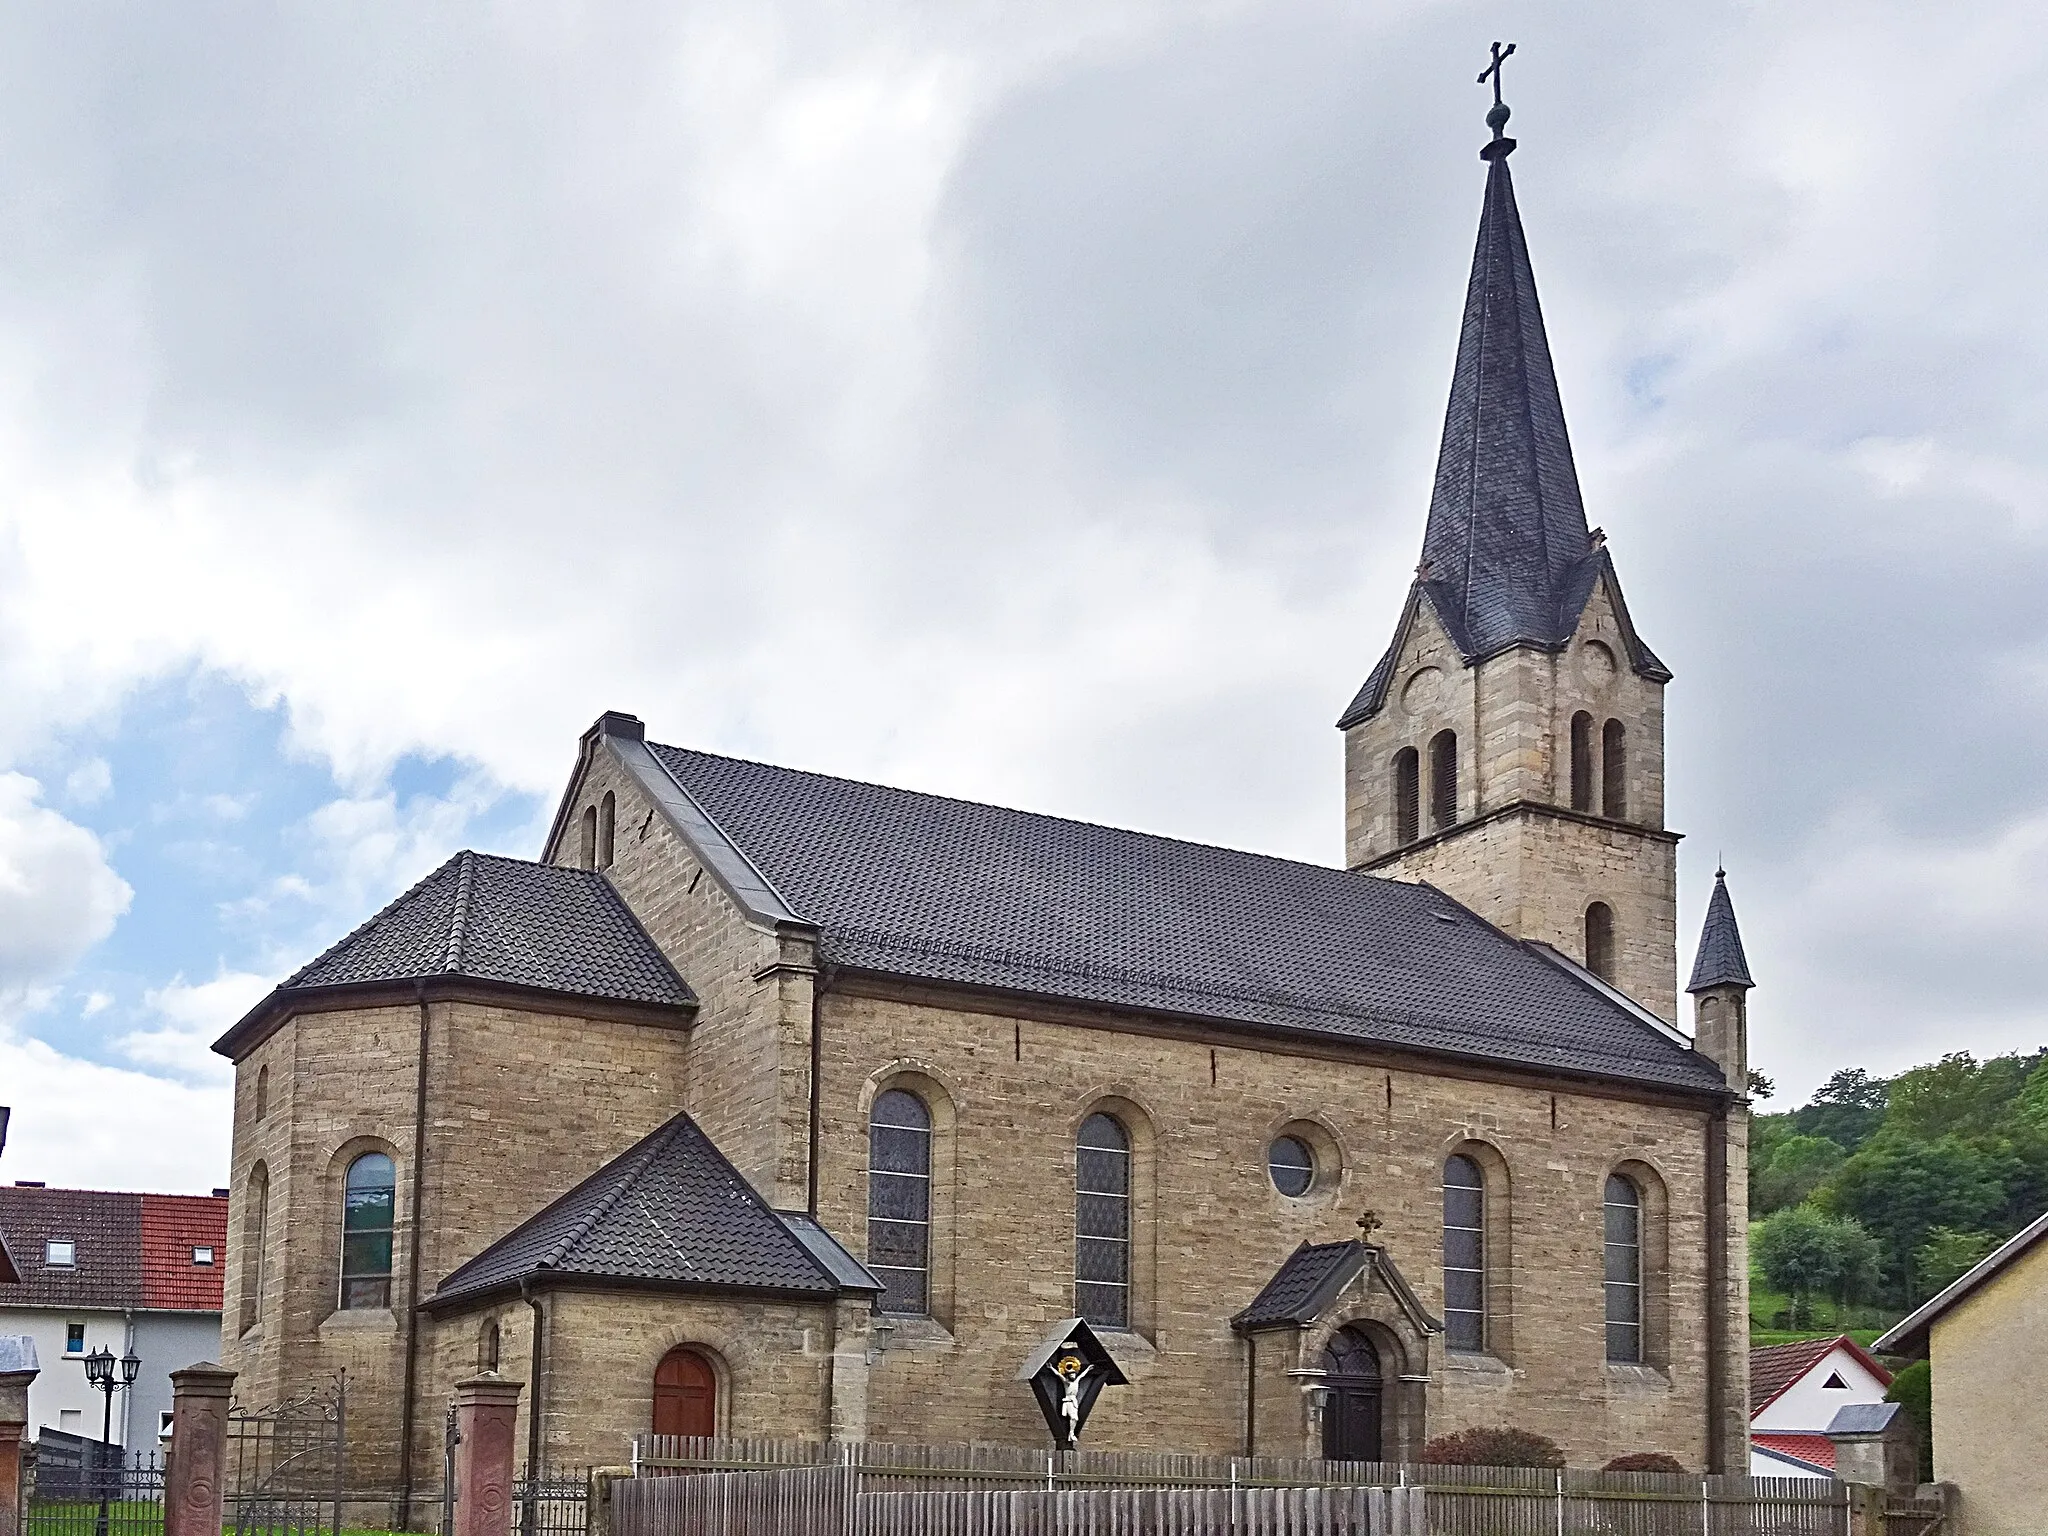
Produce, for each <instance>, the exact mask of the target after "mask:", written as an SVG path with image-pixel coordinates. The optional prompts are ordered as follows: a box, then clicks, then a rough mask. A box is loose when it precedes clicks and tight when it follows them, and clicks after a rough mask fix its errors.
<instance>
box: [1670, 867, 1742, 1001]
mask: <svg viewBox="0 0 2048 1536" xmlns="http://www.w3.org/2000/svg"><path fill="white" fill-rule="evenodd" d="M1755 985H1756V983H1755V982H1753V981H1751V980H1750V979H1749V960H1748V958H1747V957H1746V956H1744V954H1743V953H1742V930H1741V929H1739V928H1737V927H1736V926H1735V903H1734V902H1733V901H1732V900H1730V899H1729V896H1728V871H1727V870H1725V869H1717V870H1715V871H1714V894H1713V895H1712V896H1710V897H1708V898H1707V920H1706V922H1705V924H1704V925H1703V926H1702V927H1701V928H1700V951H1699V954H1698V955H1697V956H1696V957H1694V959H1693V962H1692V980H1691V981H1689V982H1687V983H1686V984H1685V990H1686V991H1688V992H1704V991H1706V990H1707V988H1709V987H1721V986H1737V987H1753V986H1755Z"/></svg>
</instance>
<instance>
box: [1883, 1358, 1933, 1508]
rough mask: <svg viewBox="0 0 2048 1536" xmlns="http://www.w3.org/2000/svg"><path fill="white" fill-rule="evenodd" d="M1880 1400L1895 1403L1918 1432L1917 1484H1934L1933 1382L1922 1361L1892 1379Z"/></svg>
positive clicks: (1916, 1361) (1915, 1362)
mask: <svg viewBox="0 0 2048 1536" xmlns="http://www.w3.org/2000/svg"><path fill="white" fill-rule="evenodd" d="M1884 1400H1885V1401H1886V1402H1888V1403H1898V1404H1899V1405H1901V1406H1902V1407H1903V1408H1904V1409H1905V1410H1906V1416H1907V1417H1908V1418H1910V1419H1911V1420H1912V1421H1913V1423H1914V1424H1915V1425H1916V1426H1917V1427H1918V1428H1919V1430H1920V1481H1921V1482H1923V1483H1931V1482H1933V1481H1934V1378H1933V1376H1932V1375H1930V1374H1929V1371H1928V1366H1927V1362H1926V1361H1925V1360H1915V1361H1914V1362H1913V1363H1912V1364H1911V1365H1909V1366H1907V1367H1906V1368H1905V1369H1904V1370H1902V1371H1900V1372H1899V1374H1898V1375H1896V1376H1894V1377H1893V1378H1892V1384H1891V1387H1890V1388H1889V1390H1887V1391H1886V1392H1885V1395H1884Z"/></svg>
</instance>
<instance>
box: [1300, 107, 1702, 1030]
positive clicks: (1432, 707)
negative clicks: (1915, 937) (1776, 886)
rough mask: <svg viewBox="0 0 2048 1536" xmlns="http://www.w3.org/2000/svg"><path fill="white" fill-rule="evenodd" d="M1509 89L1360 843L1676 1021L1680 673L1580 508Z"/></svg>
mask: <svg viewBox="0 0 2048 1536" xmlns="http://www.w3.org/2000/svg"><path fill="white" fill-rule="evenodd" d="M1499 91H1500V86H1499V79H1498V75H1497V73H1496V75H1495V81H1494V92H1495V96H1494V106H1493V110H1492V111H1491V112H1489V113H1488V114H1487V119H1486V121H1487V124H1488V126H1489V127H1491V128H1492V130H1493V140H1492V142H1491V143H1489V144H1488V145H1486V147H1485V148H1483V149H1482V150H1480V152H1479V153H1480V158H1481V159H1483V160H1485V161H1486V163H1487V170H1486V201H1485V204H1484V207H1483V208H1482V210H1481V213H1480V217H1479V242H1478V248H1477V250H1476V251H1475V253H1474V255H1473V258H1472V279H1471V284H1470V286H1469V287H1468V288H1467V290H1466V294H1465V315H1464V324H1463V329H1462V331H1461V333H1460V335H1459V338H1458V361H1457V367H1456V369H1455V371H1454V372H1453V374H1452V377H1451V402H1450V409H1449V411H1448V412H1447V413H1446V415H1445V418H1444V435H1443V446H1442V449H1441V450H1440V452H1439V454H1438V458H1437V468H1436V485H1435V489H1434V491H1433V493H1432V495H1431V497H1430V505H1429V522H1428V526H1427V528H1426V530H1425V531H1424V533H1423V539H1422V563H1421V564H1420V565H1419V566H1418V567H1417V568H1416V573H1415V582H1414V584H1413V586H1411V587H1410V588H1409V591H1408V600H1407V604H1406V606H1405V607H1404V608H1403V609H1402V612H1401V619H1400V623H1399V624H1398V625H1397V626H1396V628H1395V631H1394V638H1393V643H1392V644H1391V645H1390V646H1389V647H1388V648H1387V652H1386V654H1385V655H1384V656H1382V657H1381V658H1380V661H1379V664H1378V665H1377V666H1376V667H1374V668H1373V670H1372V674H1371V675H1370V676H1369V677H1368V678H1367V679H1366V681H1365V686H1364V687H1362V688H1360V689H1359V691H1358V696H1357V697H1356V698H1355V699H1353V700H1352V702H1351V707H1350V708H1348V709H1347V710H1345V711H1344V715H1343V718H1341V719H1340V720H1339V721H1338V722H1337V725H1338V728H1339V729H1340V730H1342V731H1343V732H1344V801H1345V818H1344V819H1345V828H1344V841H1345V862H1346V863H1347V864H1348V865H1349V866H1350V867H1351V868H1353V869H1360V870H1370V871H1372V872H1373V873H1375V874H1381V875H1388V876H1392V877H1393V878H1395V879H1401V880H1419V881H1427V882H1429V883H1430V884H1432V885H1435V886H1438V887H1440V888H1441V889H1443V890H1444V891H1447V892H1448V893H1449V894H1451V895H1452V896H1455V897H1456V898H1457V899H1458V900H1460V901H1462V902H1464V903H1465V904H1466V905H1467V906H1469V907H1471V908H1472V909H1473V910H1475V911H1476V912H1478V913H1479V914H1480V915H1481V916H1483V917H1485V918H1487V919H1488V920H1489V921H1491V922H1493V923H1495V924H1497V925H1498V926H1500V927H1501V928H1504V929H1506V930H1507V931H1508V932H1509V933H1512V934H1516V935H1518V936H1520V937H1522V938H1525V939H1534V940H1540V941H1541V942H1543V943H1545V944H1548V945H1550V946H1552V947H1553V948H1555V949H1557V950H1559V951H1561V952H1562V953H1564V954H1566V955H1568V956H1570V957H1571V958H1572V959H1573V960H1576V961H1578V962H1580V963H1581V964H1583V965H1585V966H1586V967H1587V968H1588V969H1590V970H1592V971H1593V972H1595V973H1596V974H1597V975H1599V976H1600V977H1602V978H1603V979H1604V980H1606V981H1607V982H1609V983H1610V984H1611V985H1613V986H1615V987H1617V988H1619V989H1620V990H1621V991H1623V992H1625V993H1627V994H1628V995H1629V996H1630V997H1632V998H1633V999H1635V1000H1636V1001H1637V1002H1638V1003H1640V1004H1642V1005H1643V1006H1644V1007H1646V1008H1648V1009H1649V1010H1650V1011H1651V1012H1653V1013H1655V1014H1656V1015H1657V1016H1658V1017H1659V1018H1662V1019H1665V1020H1670V1021H1675V1020H1676V1017H1677V1011H1678V994H1677V980H1678V977H1677V971H1678V963H1677V946H1678V935H1677V902H1676V856H1675V855H1676V846H1677V842H1678V834H1677V833H1675V832H1670V831H1667V830H1665V827H1664V685H1665V684H1666V683H1667V682H1669V681H1670V680H1671V673H1670V670H1669V669H1668V668H1666V667H1665V665H1664V664H1663V663H1662V662H1661V661H1659V660H1658V659H1657V657H1656V656H1655V654H1654V653H1652V651H1651V650H1650V648H1649V647H1648V646H1647V645H1645V644H1644V643H1643V640H1642V638H1641V637H1640V636H1639V635H1638V634H1637V633H1636V630H1635V626H1634V624H1632V623H1631V622H1630V620H1629V613H1628V606H1627V604H1626V603H1624V602H1623V601H1622V596H1621V583H1620V581H1619V579H1618V578H1617V577H1616V575H1615V570H1614V562H1613V560H1612V558H1611V557H1610V556H1609V554H1608V551H1607V547H1606V541H1605V539H1604V537H1603V536H1602V534H1601V533H1600V532H1599V531H1598V530H1597V529H1589V528H1588V527H1587V525H1586V513H1585V508H1584V506H1583V504H1582V503H1581V502H1580V499H1579V482H1578V475H1577V472H1576V470H1575V469H1574V467H1573V464H1572V452H1571V443H1570V440H1569V438H1568V437H1567V436H1566V433H1565V424H1564V407H1563V404H1562V402H1561V401H1560V400H1559V398H1558V391H1557V377H1556V375H1555V373H1554V372H1553V371H1552V369H1551V363H1550V344H1549V341H1548V339H1547V338H1546V337H1545V335H1544V330H1543V315H1542V311H1541V310H1540V309H1539V308H1538V306H1537V302H1536V280H1535V276H1534V274H1533V272H1532V271H1531V268H1530V265H1529V249H1528V246H1527V244H1526V243H1525V242H1524V240H1523V237H1522V220H1521V215H1520V214H1519V213H1518V212H1517V210H1516V207H1515V190H1514V183H1513V181H1512V180H1511V179H1510V177H1509V174H1508V156H1509V155H1510V154H1511V153H1512V152H1513V151H1514V148H1515V141H1514V140H1513V139H1511V138H1508V137H1507V136H1506V135H1505V133H1504V132H1503V129H1504V128H1505V127H1506V125H1507V120H1508V109H1507V108H1506V107H1505V106H1503V105H1502V104H1501V102H1500V98H1499Z"/></svg>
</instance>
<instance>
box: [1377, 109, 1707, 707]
mask: <svg viewBox="0 0 2048 1536" xmlns="http://www.w3.org/2000/svg"><path fill="white" fill-rule="evenodd" d="M1505 142H1507V143H1508V144H1509V146H1510V148H1512V143H1513V141H1512V140H1508V141H1505ZM1489 162H1490V163H1489V166H1488V169H1487V173H1486V198H1485V203H1484V205H1483V207H1482V210H1481V213H1480V217H1479V239H1478V243H1477V245H1476V247H1475V248H1474V251H1473V255H1472V276H1471V281H1470V282H1469V284H1468V285H1467V287H1466V290H1465V316H1464V322H1463V324H1462V326H1461V328H1460V330H1459V335H1458V360H1457V365H1456V367H1455V369H1454V370H1453V372H1452V375H1451V399H1450V405H1449V408H1448V409H1447V410H1446V412H1445V414H1444V435H1443V443H1442V446H1441V448H1440V449H1439V451H1438V454H1437V465H1436V484H1435V488H1434V490H1433V492H1432V493H1431V496H1430V502H1429V522H1428V525H1427V527H1426V529H1425V531H1424V533H1423V538H1422V569H1421V570H1420V572H1419V573H1418V575H1417V578H1416V581H1415V585H1414V587H1413V589H1412V590H1411V592H1410V598H1409V600H1410V603H1411V605H1412V604H1414V603H1418V602H1420V601H1422V600H1423V599H1425V598H1426V599H1427V600H1428V602H1429V604H1430V607H1431V608H1432V609H1433V610H1434V611H1435V613H1436V615H1437V618H1438V619H1439V620H1440V621H1441V622H1442V624H1443V626H1444V631H1445V633H1446V634H1448V635H1449V636H1450V638H1451V642H1452V644H1454V645H1455V646H1457V648H1458V650H1459V652H1460V654H1461V655H1462V656H1463V657H1464V659H1465V660H1466V661H1467V662H1472V661H1477V660H1479V659H1480V658H1482V657H1486V656H1491V655H1493V654H1495V653H1496V652H1499V651H1503V650H1506V649H1508V648H1509V647H1511V646H1515V645H1537V646H1543V647H1546V648H1549V649H1553V650H1554V649H1557V648H1559V647H1561V646H1563V645H1564V644H1565V643H1566V642H1567V641H1568V640H1570V639H1571V637H1572V634H1573V632H1574V631H1575V630H1576V629H1577V628H1578V622H1579V616H1580V615H1581V614H1582V613H1583V612H1584V610H1585V606H1586V602H1587V600H1588V599H1589V598H1590V597H1591V596H1592V594H1593V589H1594V588H1595V586H1596V585H1598V583H1599V582H1600V580H1601V578H1602V577H1603V576H1604V577H1605V578H1606V579H1607V580H1608V581H1609V582H1610V583H1611V584H1612V590H1613V591H1614V592H1615V593H1616V595H1617V601H1618V598H1619V593H1620V590H1621V588H1620V584H1619V582H1618V581H1616V580H1615V578H1614V567H1613V564H1612V562H1611V561H1610V560H1609V559H1608V556H1607V553H1606V550H1605V549H1604V548H1603V547H1601V545H1600V544H1598V543H1597V542H1595V540H1594V538H1593V536H1592V532H1591V530H1590V529H1588V528H1587V526H1586V510H1585V506H1584V504H1583V503H1582V502H1581V500H1580V498H1579V479H1578V471H1577V469H1576V467H1575V466H1574V465H1573V463H1572V447H1571V438H1570V436H1569V435H1568V434H1567V432H1566V431H1565V422H1564V404H1563V401H1562V400H1561V398H1560V397H1559V395H1558V390H1557V374H1556V372H1555V370H1554V369H1553V368H1552V366H1551V361H1550V342H1549V338H1548V337H1547V336H1546V335H1545V334H1544V329H1543V311H1542V307H1541V306H1540V305H1539V304H1538V302H1537V299H1536V276H1535V272H1534V269H1533V268H1532V267H1531V266H1530V263H1529V247H1528V242H1527V241H1526V240H1525V239H1524V237H1523V234H1522V216H1521V213H1520V210H1519V209H1517V208H1516V206H1515V188H1514V182H1513V179H1512V178H1511V177H1510V176H1509V174H1508V160H1507V154H1506V153H1505V152H1503V153H1499V154H1494V155H1491V156H1489ZM1623 618H1624V622H1623V626H1622V627H1623V632H1624V634H1623V638H1624V639H1625V641H1626V642H1627V646H1628V650H1629V662H1630V665H1631V666H1633V667H1634V668H1635V670H1636V671H1637V672H1639V673H1641V674H1643V675H1644V676H1646V677H1652V678H1656V679H1658V680H1659V681H1664V680H1667V679H1669V677H1670V675H1671V674H1670V671H1669V670H1668V669H1667V668H1666V667H1665V666H1664V664H1663V663H1662V662H1661V661H1659V660H1658V659H1657V658H1656V656H1655V655H1654V654H1652V653H1651V651H1650V649H1649V647H1648V646H1646V645H1644V644H1643V643H1642V641H1641V639H1640V638H1639V637H1638V636H1637V635H1636V634H1635V631H1634V628H1633V626H1631V625H1629V624H1628V623H1627V622H1626V616H1625V614H1624V616H1623ZM1406 622H1407V620H1406V619H1405V618H1404V620H1403V625H1404V627H1405V625H1406ZM1398 644H1399V641H1398V637H1397V639H1396V648H1398ZM1393 658H1394V648H1390V649H1389V651H1388V653H1387V654H1386V655H1385V656H1383V657H1382V658H1381V659H1380V662H1379V664H1378V665H1377V666H1376V667H1374V668H1373V671H1372V673H1371V675H1370V676H1369V677H1368V678H1367V679H1366V683H1365V686H1364V687H1363V688H1361V689H1360V690H1359V691H1358V696H1357V697H1356V698H1355V699H1353V700H1352V702H1351V706H1350V707H1349V708H1348V709H1347V710H1345V712H1344V715H1343V717H1342V718H1341V719H1340V720H1339V721H1338V724H1339V725H1340V726H1350V725H1355V724H1357V723H1358V722H1359V721H1361V720H1365V719H1368V718H1370V717H1371V716H1372V715H1374V714H1376V713H1377V712H1378V711H1379V708H1380V706H1381V705H1382V703H1384V702H1385V698H1386V690H1387V682H1388V674H1389V670H1390V668H1391V666H1392V663H1393Z"/></svg>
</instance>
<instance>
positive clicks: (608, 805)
mask: <svg viewBox="0 0 2048 1536" xmlns="http://www.w3.org/2000/svg"><path fill="white" fill-rule="evenodd" d="M618 815H619V801H618V797H617V796H616V795H614V794H613V793H612V792H611V791H610V790H606V791H605V792H604V798H603V799H602V800H600V801H598V802H597V867H598V868H599V869H610V868H611V867H612V853H613V851H614V845H615V843H616V838H615V837H614V835H613V824H614V823H615V822H616V821H617V820H618Z"/></svg>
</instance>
